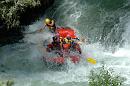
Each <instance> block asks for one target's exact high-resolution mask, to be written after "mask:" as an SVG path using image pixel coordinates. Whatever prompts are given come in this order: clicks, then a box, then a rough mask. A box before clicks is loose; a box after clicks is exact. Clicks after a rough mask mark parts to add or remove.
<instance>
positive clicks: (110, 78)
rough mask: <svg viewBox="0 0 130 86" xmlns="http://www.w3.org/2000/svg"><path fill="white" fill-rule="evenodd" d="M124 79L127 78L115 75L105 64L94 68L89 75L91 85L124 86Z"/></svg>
mask: <svg viewBox="0 0 130 86" xmlns="http://www.w3.org/2000/svg"><path fill="white" fill-rule="evenodd" d="M124 81H125V78H123V77H121V76H119V75H114V74H113V71H110V70H107V69H106V68H105V67H104V66H102V67H101V68H98V69H94V70H92V71H91V73H90V76H89V86H122V85H123V82H124Z"/></svg>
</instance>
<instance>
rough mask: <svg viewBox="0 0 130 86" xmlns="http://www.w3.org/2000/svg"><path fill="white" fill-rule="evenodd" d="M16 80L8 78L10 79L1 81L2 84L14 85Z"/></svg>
mask: <svg viewBox="0 0 130 86" xmlns="http://www.w3.org/2000/svg"><path fill="white" fill-rule="evenodd" d="M13 85H14V81H12V80H8V81H0V86H13Z"/></svg>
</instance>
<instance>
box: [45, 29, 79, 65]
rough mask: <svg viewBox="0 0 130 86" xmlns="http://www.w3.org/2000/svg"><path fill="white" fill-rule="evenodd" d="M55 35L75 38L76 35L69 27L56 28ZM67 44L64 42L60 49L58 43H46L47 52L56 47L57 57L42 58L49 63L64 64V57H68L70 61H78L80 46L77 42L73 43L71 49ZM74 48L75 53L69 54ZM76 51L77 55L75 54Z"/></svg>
mask: <svg viewBox="0 0 130 86" xmlns="http://www.w3.org/2000/svg"><path fill="white" fill-rule="evenodd" d="M55 34H56V36H58V37H62V39H64V38H66V37H71V38H72V39H76V38H77V36H76V35H75V31H74V30H73V29H71V28H68V27H67V28H63V27H61V28H58V29H57V30H56V33H55ZM70 47H71V46H70V45H69V44H65V45H64V46H63V48H64V49H60V45H59V46H58V45H53V43H51V44H48V45H47V52H52V51H54V48H56V52H57V51H58V56H57V57H53V58H50V57H44V58H43V60H44V61H45V62H47V63H48V62H49V63H56V64H65V63H66V59H69V60H70V61H71V62H72V63H78V62H79V61H80V54H81V48H80V46H79V44H78V43H75V46H73V49H70ZM72 50H74V52H75V53H76V54H71V55H69V54H70V51H72ZM77 53H78V55H77Z"/></svg>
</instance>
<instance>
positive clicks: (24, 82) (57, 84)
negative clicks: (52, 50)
mask: <svg viewBox="0 0 130 86" xmlns="http://www.w3.org/2000/svg"><path fill="white" fill-rule="evenodd" d="M96 1H97V2H96ZM96 1H95V3H97V4H95V3H94V4H93V2H91V1H90V0H87V1H86V0H82V1H80V0H71V1H69V0H61V1H56V2H55V4H54V5H53V7H52V8H53V9H54V10H53V9H52V8H50V9H48V11H46V15H44V17H42V18H41V19H40V20H38V21H37V22H35V23H34V24H32V25H29V26H27V27H26V28H27V32H29V31H35V30H36V29H39V28H41V27H43V24H42V23H43V19H44V18H45V17H53V18H54V19H56V23H57V25H59V26H69V27H71V28H74V29H76V30H77V34H78V36H79V37H87V38H89V40H90V41H91V43H90V44H86V43H83V44H82V45H81V48H82V52H83V54H82V55H83V56H84V58H86V57H93V58H95V59H96V60H97V64H96V65H91V64H88V63H87V62H86V63H84V62H83V63H82V62H81V63H80V64H76V65H74V64H71V63H70V64H69V67H68V68H67V70H61V71H58V70H49V69H47V68H46V67H45V65H44V63H43V62H42V60H41V57H42V56H43V55H45V54H46V53H45V49H44V47H43V41H45V40H49V41H51V38H52V37H53V34H51V33H50V32H49V31H47V30H45V31H44V32H43V33H36V34H27V35H25V37H24V39H23V40H24V43H21V44H12V45H7V46H3V47H1V48H0V64H1V65H3V66H1V67H0V71H2V72H1V74H0V79H5V80H7V79H13V80H15V82H16V84H15V86H79V85H81V86H87V80H88V75H89V72H90V70H91V69H93V68H97V67H100V66H101V65H102V63H104V64H105V65H106V66H107V67H108V68H113V69H114V70H115V72H116V73H121V75H122V76H124V77H126V78H127V81H126V82H125V84H130V77H129V76H130V63H129V61H130V54H129V52H130V46H129V44H130V39H129V34H130V29H129V25H130V22H129V17H128V16H129V13H128V12H126V10H125V9H120V7H119V10H117V11H115V10H109V11H108V10H107V9H108V8H107V7H104V8H103V7H102V4H101V2H100V0H96ZM120 1H121V0H119V2H120ZM111 3H113V2H111ZM100 4H101V5H100ZM107 6H108V5H107ZM113 8H114V6H113ZM125 12H126V14H127V15H125ZM110 14H111V15H110ZM121 18H122V19H121ZM123 30H124V31H123ZM123 32H124V33H123ZM122 40H124V41H125V42H124V43H123V42H122ZM120 44H122V45H123V46H122V47H121V48H120V46H119V45H120ZM102 45H105V46H102ZM116 45H117V46H116ZM108 46H111V47H116V49H117V50H115V52H113V53H111V49H106V47H108Z"/></svg>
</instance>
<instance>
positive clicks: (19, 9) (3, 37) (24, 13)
mask: <svg viewBox="0 0 130 86" xmlns="http://www.w3.org/2000/svg"><path fill="white" fill-rule="evenodd" d="M53 3H54V0H1V1H0V46H2V45H6V44H10V43H12V42H13V43H15V42H16V41H18V40H19V39H21V38H23V36H22V32H21V31H22V30H23V28H22V27H21V26H23V25H29V24H31V23H32V22H34V21H35V20H37V19H38V18H39V16H42V15H43V14H44V12H45V10H46V9H47V8H48V7H50V6H51V5H52V4H53Z"/></svg>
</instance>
